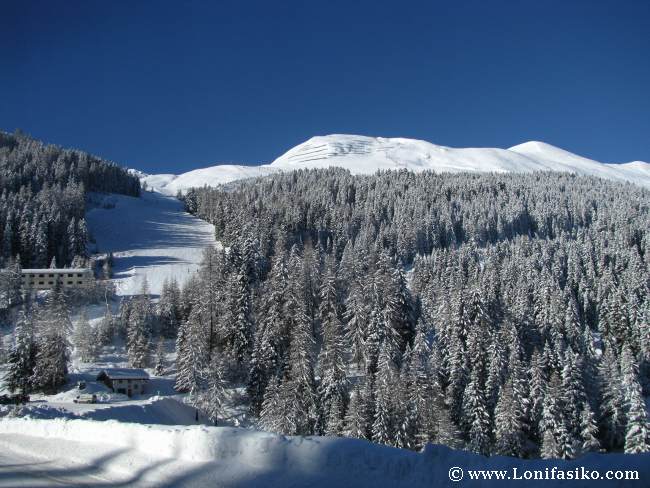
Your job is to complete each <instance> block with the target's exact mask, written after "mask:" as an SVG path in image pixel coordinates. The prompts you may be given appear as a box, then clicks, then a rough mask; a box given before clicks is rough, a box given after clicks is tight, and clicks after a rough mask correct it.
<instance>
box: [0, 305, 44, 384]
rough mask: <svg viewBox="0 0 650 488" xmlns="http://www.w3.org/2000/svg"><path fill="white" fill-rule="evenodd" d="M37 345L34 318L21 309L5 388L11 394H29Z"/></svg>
mask: <svg viewBox="0 0 650 488" xmlns="http://www.w3.org/2000/svg"><path fill="white" fill-rule="evenodd" d="M36 352H37V344H36V340H35V337H34V320H33V316H32V315H31V314H29V313H26V312H25V310H24V309H21V310H20V312H19V314H18V320H17V321H16V327H15V329H14V334H13V345H12V346H11V348H10V350H9V353H8V357H7V372H6V374H5V377H4V386H5V388H7V390H9V391H10V392H13V391H20V392H21V393H22V394H23V395H26V394H28V393H29V392H30V391H31V389H32V385H33V380H34V377H33V375H34V368H35V366H36Z"/></svg>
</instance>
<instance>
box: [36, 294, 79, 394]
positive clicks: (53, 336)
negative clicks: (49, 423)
mask: <svg viewBox="0 0 650 488" xmlns="http://www.w3.org/2000/svg"><path fill="white" fill-rule="evenodd" d="M38 325H39V334H38V343H37V344H38V351H37V353H36V364H35V366H34V375H33V383H34V385H36V387H37V388H39V389H41V390H43V391H46V392H49V393H51V394H56V392H57V391H58V388H59V386H61V385H63V384H64V383H65V382H66V381H67V378H68V364H69V363H70V349H71V348H72V344H70V342H69V341H68V336H69V334H70V332H71V331H72V323H71V322H70V317H69V316H68V311H67V309H66V308H65V302H64V300H63V299H62V297H61V296H60V295H59V294H54V293H53V294H51V295H50V296H49V297H48V299H47V301H46V303H45V306H44V308H43V310H42V311H41V312H40V313H39V315H38Z"/></svg>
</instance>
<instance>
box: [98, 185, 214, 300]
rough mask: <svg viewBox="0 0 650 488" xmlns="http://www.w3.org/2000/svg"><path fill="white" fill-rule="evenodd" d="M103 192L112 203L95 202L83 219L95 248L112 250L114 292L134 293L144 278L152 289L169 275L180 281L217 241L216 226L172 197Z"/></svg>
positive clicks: (156, 290) (156, 291) (155, 290)
mask: <svg viewBox="0 0 650 488" xmlns="http://www.w3.org/2000/svg"><path fill="white" fill-rule="evenodd" d="M103 198H104V201H109V202H110V204H109V205H107V206H104V205H102V204H100V205H99V206H97V207H95V208H93V209H92V210H91V211H89V212H88V213H87V214H86V222H87V225H88V227H89V228H90V229H91V230H92V233H93V235H94V236H95V240H96V243H95V245H94V247H95V248H96V249H97V251H98V252H99V253H109V252H112V253H113V257H114V259H115V267H114V268H113V281H114V283H115V285H116V288H117V294H118V295H121V296H124V295H126V296H129V295H134V294H137V293H138V292H139V291H140V289H141V287H142V283H143V281H144V279H145V278H146V279H147V282H148V285H149V291H150V293H151V294H152V295H158V294H160V291H161V289H162V284H163V281H164V280H165V279H171V278H172V276H174V277H176V279H177V281H178V284H179V286H182V284H183V282H184V281H185V280H186V279H187V278H188V277H190V276H191V275H192V273H194V272H195V271H197V270H198V269H199V263H200V262H201V259H202V257H203V249H205V247H207V246H209V245H216V244H217V243H216V241H215V239H214V226H213V225H211V224H208V223H207V222H204V221H202V220H200V219H198V218H196V217H193V216H191V215H189V214H188V213H186V212H185V211H184V206H183V202H180V201H178V200H176V199H175V198H172V197H169V196H165V195H161V194H156V193H151V192H146V191H143V192H142V198H133V197H127V196H124V195H106V196H104V197H103ZM107 207H108V208H107ZM92 250H93V245H91V251H92Z"/></svg>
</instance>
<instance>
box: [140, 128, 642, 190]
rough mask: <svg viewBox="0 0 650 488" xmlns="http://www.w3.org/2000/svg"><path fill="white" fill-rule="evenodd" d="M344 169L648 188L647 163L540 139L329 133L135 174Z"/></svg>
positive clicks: (203, 180) (156, 182)
mask: <svg viewBox="0 0 650 488" xmlns="http://www.w3.org/2000/svg"><path fill="white" fill-rule="evenodd" d="M332 166H337V167H341V168H344V169H348V170H349V171H350V172H351V173H352V174H373V173H375V172H376V171H377V170H389V169H400V168H406V169H409V170H410V171H414V172H416V173H419V172H421V171H425V170H432V171H434V172H436V173H442V172H450V173H458V172H461V171H470V172H477V173H484V172H489V171H493V172H496V173H503V172H514V173H525V172H532V171H549V170H551V171H568V172H570V173H578V174H583V175H593V176H598V177H601V178H607V179H611V180H615V181H621V182H623V183H624V182H626V181H629V182H631V183H635V184H637V185H640V186H644V187H646V188H650V165H649V164H648V163H644V162H641V161H635V162H632V163H627V164H623V165H616V164H603V163H599V162H597V161H593V160H591V159H587V158H583V157H581V156H577V155H575V154H572V153H570V152H568V151H564V150H563V149H559V148H557V147H554V146H551V145H550V144H545V143H543V142H527V143H524V144H520V145H518V146H514V147H511V148H510V149H498V148H465V149H455V148H450V147H445V146H438V145H435V144H431V143H429V142H425V141H418V140H413V139H403V138H394V139H387V138H383V137H365V136H354V135H342V134H334V135H329V136H317V137H312V138H311V139H309V140H308V141H306V142H304V143H302V144H299V145H298V146H296V147H294V148H292V149H290V150H289V151H287V152H286V153H285V154H283V155H282V156H280V157H279V158H277V159H276V160H275V161H273V163H271V164H268V165H262V166H235V165H220V166H213V167H211V168H203V169H197V170H194V171H190V172H187V173H184V174H182V175H179V176H175V175H145V174H140V176H141V179H143V180H144V181H146V182H147V184H148V185H149V186H153V187H155V188H157V189H158V190H160V191H161V192H163V193H165V194H168V195H176V193H177V192H178V191H179V190H180V191H183V192H184V191H186V190H187V189H188V188H191V187H202V186H204V185H208V186H216V185H219V184H225V183H229V182H231V181H235V180H238V179H242V178H252V177H256V176H265V175H269V174H273V173H278V172H283V171H284V172H286V171H293V170H296V169H301V168H305V169H307V168H329V167H332Z"/></svg>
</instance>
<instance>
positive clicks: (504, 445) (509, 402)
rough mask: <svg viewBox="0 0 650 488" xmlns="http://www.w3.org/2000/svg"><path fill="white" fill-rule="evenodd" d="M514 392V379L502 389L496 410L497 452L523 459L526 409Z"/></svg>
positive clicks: (495, 434)
mask: <svg viewBox="0 0 650 488" xmlns="http://www.w3.org/2000/svg"><path fill="white" fill-rule="evenodd" d="M514 390H515V388H514V385H513V381H512V379H509V380H508V381H507V382H506V383H505V385H503V388H501V394H500V396H499V401H498V403H497V405H496V410H495V421H494V423H495V432H494V436H495V439H496V446H495V452H496V453H497V454H500V455H501V456H512V457H517V458H523V457H524V456H525V455H526V435H525V432H524V428H525V425H524V422H523V419H524V408H523V405H522V401H521V398H517V397H516V396H515V391H514Z"/></svg>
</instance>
